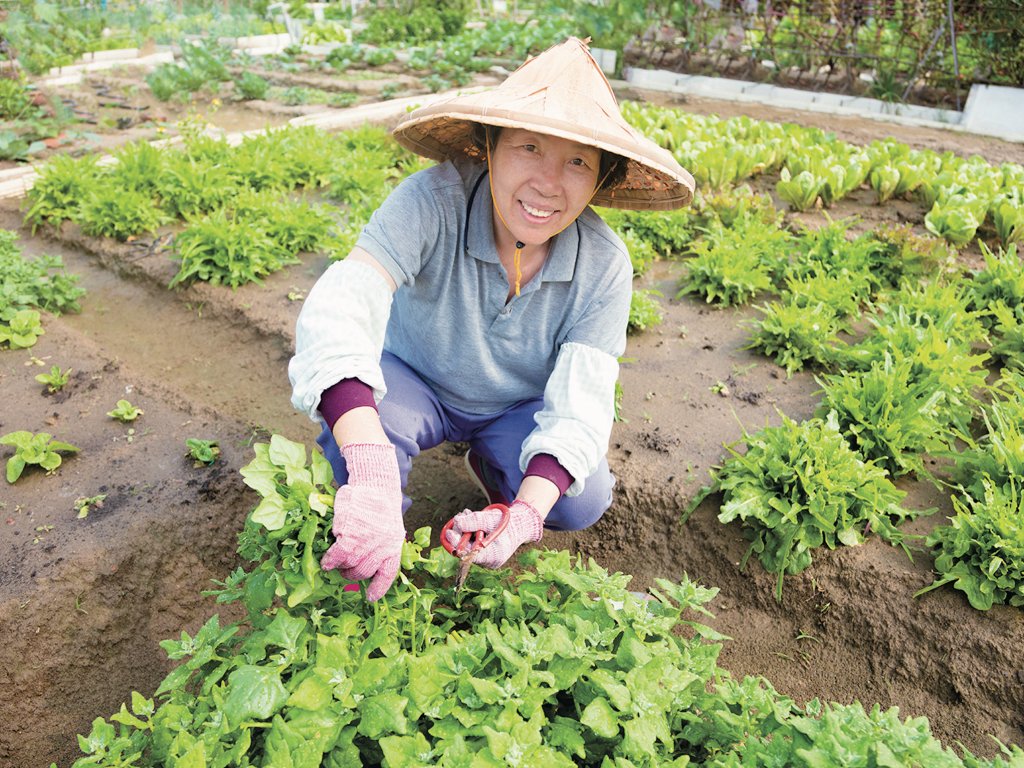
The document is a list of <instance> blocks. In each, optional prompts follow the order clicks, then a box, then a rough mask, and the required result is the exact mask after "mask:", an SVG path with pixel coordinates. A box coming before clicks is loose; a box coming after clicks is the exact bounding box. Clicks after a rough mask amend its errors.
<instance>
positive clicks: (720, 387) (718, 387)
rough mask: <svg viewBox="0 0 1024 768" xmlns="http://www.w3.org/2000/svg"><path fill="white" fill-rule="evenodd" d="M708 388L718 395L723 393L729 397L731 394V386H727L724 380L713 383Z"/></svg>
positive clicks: (723, 395)
mask: <svg viewBox="0 0 1024 768" xmlns="http://www.w3.org/2000/svg"><path fill="white" fill-rule="evenodd" d="M708 389H710V390H711V391H712V392H714V393H715V394H716V395H721V396H722V397H728V396H729V387H727V386H726V385H725V384H723V383H722V382H718V383H717V384H712V385H711V386H710V387H708Z"/></svg>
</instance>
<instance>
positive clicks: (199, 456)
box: [185, 437, 220, 467]
mask: <svg viewBox="0 0 1024 768" xmlns="http://www.w3.org/2000/svg"><path fill="white" fill-rule="evenodd" d="M218 443H219V441H218V440H200V439H199V438H196V437H189V438H186V439H185V445H186V446H187V447H188V453H186V454H185V456H186V457H187V458H190V459H192V460H193V462H195V463H194V464H193V466H195V467H208V466H210V465H211V464H213V463H214V462H215V461H216V460H217V457H218V456H220V447H219V446H218Z"/></svg>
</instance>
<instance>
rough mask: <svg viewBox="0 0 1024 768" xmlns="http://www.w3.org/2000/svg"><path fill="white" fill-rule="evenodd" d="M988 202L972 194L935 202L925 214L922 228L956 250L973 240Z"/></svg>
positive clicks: (953, 196) (983, 217) (982, 219)
mask: <svg viewBox="0 0 1024 768" xmlns="http://www.w3.org/2000/svg"><path fill="white" fill-rule="evenodd" d="M987 209H988V200H987V199H986V198H980V197H978V196H977V195H974V194H966V195H952V196H950V198H949V199H948V200H946V201H945V202H944V203H939V202H936V203H935V205H933V206H932V209H931V210H930V211H929V212H928V213H927V214H925V217H924V226H925V228H926V229H927V230H928V231H929V232H931V233H932V234H934V235H937V236H939V237H942V238H945V239H946V241H948V242H949V243H950V244H952V245H954V246H956V247H957V248H960V247H963V246H965V245H967V244H968V243H969V242H971V240H973V239H974V235H975V233H976V232H977V231H978V227H979V226H981V222H982V221H984V219H985V212H986V210H987Z"/></svg>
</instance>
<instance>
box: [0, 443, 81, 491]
mask: <svg viewBox="0 0 1024 768" xmlns="http://www.w3.org/2000/svg"><path fill="white" fill-rule="evenodd" d="M51 438H52V435H48V434H47V433H45V432H40V433H39V434H36V435H33V434H32V433H31V432H24V431H19V432H10V433H8V434H6V435H4V436H3V437H0V445H10V446H13V447H14V455H13V456H11V458H9V459H8V460H7V482H8V483H13V482H14V481H16V480H17V479H18V478H19V477H21V473H22V472H23V471H24V469H25V467H26V466H28V465H29V464H38V465H39V466H41V467H42V468H43V469H45V470H46V471H47V473H50V472H53V471H54V470H55V469H57V467H59V466H60V463H61V456H60V454H59V453H57V451H79V450H81V449H80V448H75V446H73V445H68V444H67V443H62V442H60V441H59V440H52V439H51Z"/></svg>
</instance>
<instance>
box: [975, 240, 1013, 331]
mask: <svg viewBox="0 0 1024 768" xmlns="http://www.w3.org/2000/svg"><path fill="white" fill-rule="evenodd" d="M981 251H982V254H984V256H985V268H984V269H981V270H978V271H976V272H975V273H974V274H973V275H972V276H971V278H970V279H969V280H968V281H967V299H968V304H967V306H968V308H969V309H971V310H973V311H975V312H980V313H981V321H982V323H984V324H985V326H986V327H991V326H992V325H993V324H994V323H995V312H994V308H995V306H996V304H997V303H1002V304H1003V305H1004V306H1005V307H1008V308H1009V309H1011V310H1014V311H1016V309H1017V308H1018V307H1021V306H1024V259H1021V258H1020V257H1019V256H1018V255H1017V246H1016V245H1011V246H1010V247H1009V248H1008V249H1006V251H1003V250H1002V249H1000V251H999V252H998V253H997V254H996V253H993V252H992V251H991V250H989V249H988V247H987V246H985V244H984V243H982V244H981Z"/></svg>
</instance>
